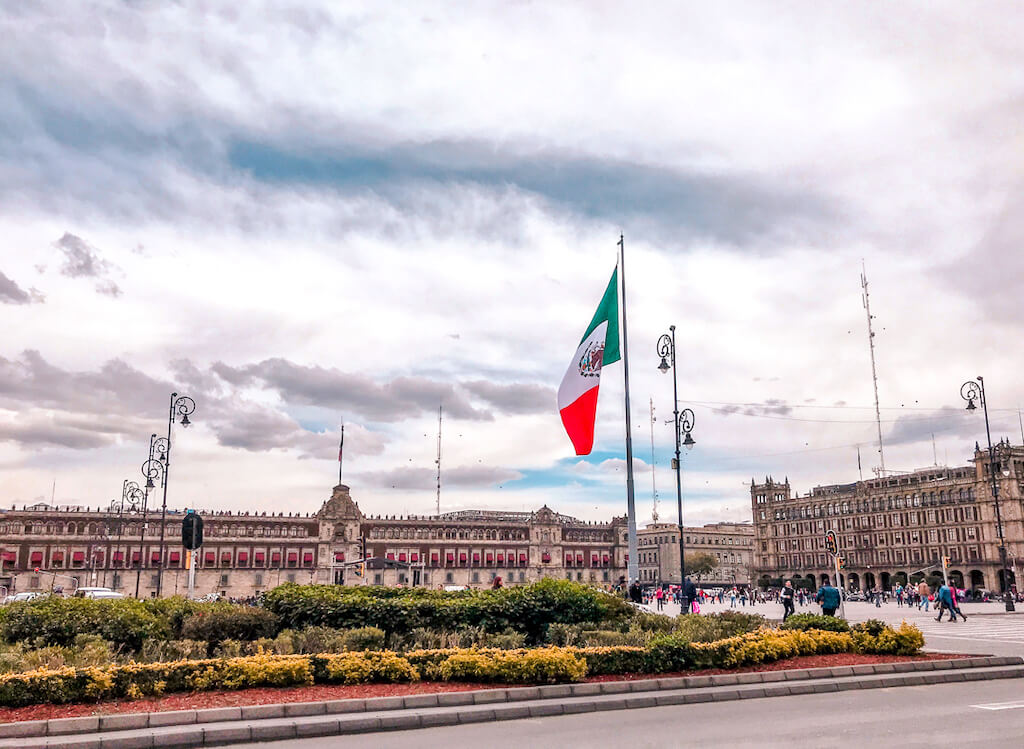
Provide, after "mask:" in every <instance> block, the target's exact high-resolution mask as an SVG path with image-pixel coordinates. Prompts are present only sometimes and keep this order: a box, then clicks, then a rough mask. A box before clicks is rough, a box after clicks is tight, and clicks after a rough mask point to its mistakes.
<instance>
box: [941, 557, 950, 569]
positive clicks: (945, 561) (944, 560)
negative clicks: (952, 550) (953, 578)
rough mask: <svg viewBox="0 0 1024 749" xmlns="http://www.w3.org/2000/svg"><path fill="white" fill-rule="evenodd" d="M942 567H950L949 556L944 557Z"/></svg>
mask: <svg viewBox="0 0 1024 749" xmlns="http://www.w3.org/2000/svg"><path fill="white" fill-rule="evenodd" d="M942 568H943V569H949V557H942Z"/></svg>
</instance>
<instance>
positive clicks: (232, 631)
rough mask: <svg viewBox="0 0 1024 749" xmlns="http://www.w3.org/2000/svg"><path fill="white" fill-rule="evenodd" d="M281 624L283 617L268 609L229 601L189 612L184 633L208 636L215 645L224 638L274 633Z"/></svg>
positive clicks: (189, 637) (190, 636) (187, 636)
mask: <svg viewBox="0 0 1024 749" xmlns="http://www.w3.org/2000/svg"><path fill="white" fill-rule="evenodd" d="M280 624H281V620H280V619H279V618H278V617H277V616H276V615H275V614H274V613H272V612H270V611H267V610H265V609H257V608H253V607H252V606H232V605H230V604H227V605H224V606H220V607H217V608H212V609H209V610H206V611H197V612H196V613H194V614H191V615H190V616H188V617H187V618H186V619H185V620H184V621H183V622H182V624H181V636H182V638H184V639H186V640H205V641H206V642H208V643H209V644H210V646H211V647H214V646H216V645H219V644H220V643H221V642H223V641H224V640H246V641H252V640H258V639H260V638H261V637H273V636H274V635H276V634H277V632H278V629H279V628H280Z"/></svg>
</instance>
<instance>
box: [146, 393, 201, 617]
mask: <svg viewBox="0 0 1024 749" xmlns="http://www.w3.org/2000/svg"><path fill="white" fill-rule="evenodd" d="M195 410H196V402H195V401H194V400H192V399H191V398H189V397H188V396H187V395H178V394H177V393H171V407H170V409H169V410H168V413H167V436H166V437H161V438H160V439H158V440H157V445H156V448H157V456H158V459H159V460H160V463H161V465H162V467H163V480H162V482H161V483H162V485H163V486H162V488H163V494H164V496H163V503H162V504H161V507H160V566H159V567H157V573H156V597H157V598H159V597H160V594H161V593H162V591H163V581H164V543H165V536H166V534H167V527H166V526H167V477H168V476H169V475H170V472H171V426H172V425H173V424H174V422H175V421H178V420H179V419H180V423H181V426H182V428H183V429H188V427H189V425H190V424H191V423H192V422H191V421H189V418H188V417H189V414H191V413H194V412H195Z"/></svg>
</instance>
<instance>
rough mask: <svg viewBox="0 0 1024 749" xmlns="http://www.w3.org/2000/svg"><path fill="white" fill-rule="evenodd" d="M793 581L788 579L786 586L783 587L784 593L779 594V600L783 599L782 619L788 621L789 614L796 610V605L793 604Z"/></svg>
mask: <svg viewBox="0 0 1024 749" xmlns="http://www.w3.org/2000/svg"><path fill="white" fill-rule="evenodd" d="M793 596H794V590H793V581H792V580H787V581H786V585H785V587H783V589H782V593H781V595H780V596H779V600H781V601H782V621H786V619H788V618H789V615H790V614H792V613H794V612H795V611H796V606H794V604H793Z"/></svg>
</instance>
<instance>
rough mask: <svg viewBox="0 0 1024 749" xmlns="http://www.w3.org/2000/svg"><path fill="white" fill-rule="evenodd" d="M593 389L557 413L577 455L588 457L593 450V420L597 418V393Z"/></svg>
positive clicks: (594, 388) (596, 389) (596, 388)
mask: <svg viewBox="0 0 1024 749" xmlns="http://www.w3.org/2000/svg"><path fill="white" fill-rule="evenodd" d="M599 389H600V388H598V387H593V388H591V389H590V390H588V391H587V392H585V393H584V394H583V395H581V396H580V397H579V398H577V399H576V400H574V401H573V402H572V403H570V404H569V405H568V406H566V407H565V408H563V409H562V410H561V411H559V414H560V415H561V417H562V424H564V425H565V431H566V433H567V434H568V435H569V439H570V440H572V446H573V447H574V448H575V449H576V454H577V455H590V451H591V450H593V449H594V420H595V419H596V418H597V391H598V390H599Z"/></svg>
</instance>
